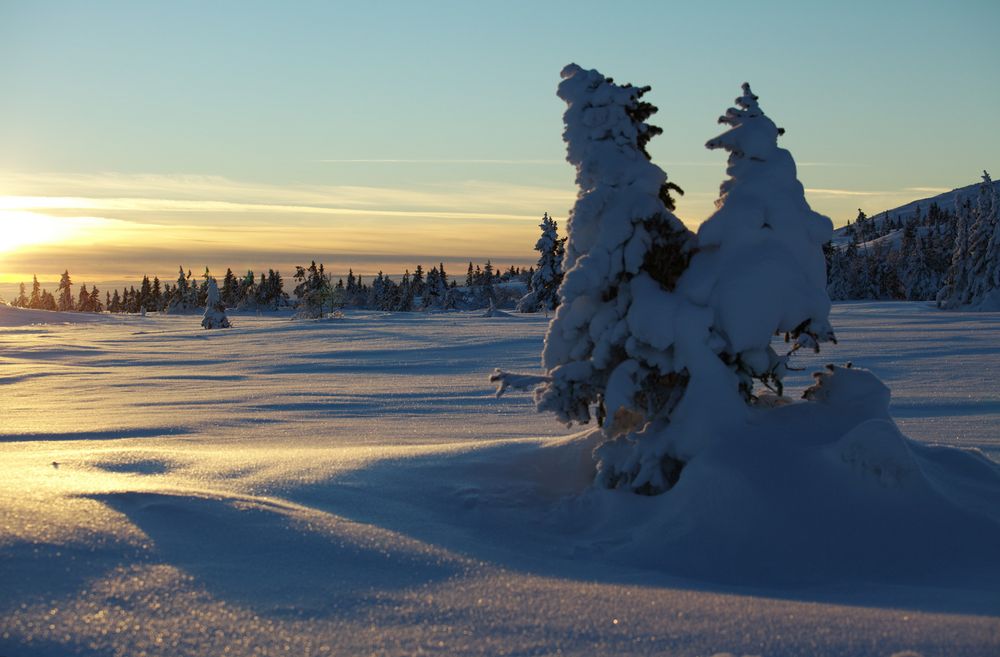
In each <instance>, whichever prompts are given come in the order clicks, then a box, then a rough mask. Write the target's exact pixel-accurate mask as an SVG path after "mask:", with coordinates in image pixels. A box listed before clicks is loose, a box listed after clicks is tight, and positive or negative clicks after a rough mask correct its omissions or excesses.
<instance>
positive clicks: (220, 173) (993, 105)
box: [0, 0, 1000, 277]
mask: <svg viewBox="0 0 1000 657" xmlns="http://www.w3.org/2000/svg"><path fill="white" fill-rule="evenodd" d="M998 26H1000V2H997V1H996V0H989V1H972V0H969V1H965V2H950V3H945V2H920V1H912V2H886V1H884V2H877V3H874V2H834V3H831V2H822V3H820V2H753V3H751V2H732V3H730V2H721V1H719V2H711V3H700V2H699V3H674V2H634V3H627V2H619V3H615V6H611V3H607V2H582V1H580V2H535V3H531V2H503V3H493V4H489V5H487V4H484V3H478V2H469V1H466V2H366V3H346V2H246V1H240V2H169V3H167V2H163V3H154V2H65V3H64V2H2V3H0V90H2V92H3V101H2V103H0V195H20V196H53V197H67V196H72V197H74V198H89V199H93V198H98V199H100V198H106V197H129V198H142V199H150V198H153V199H160V200H186V201H189V202H191V206H190V207H188V208H187V209H185V210H183V211H181V210H178V209H177V208H176V207H173V206H171V207H170V208H169V209H164V208H163V207H160V206H157V207H153V208H149V207H145V206H144V207H143V209H141V210H135V208H134V207H131V206H129V207H125V208H122V207H118V208H111V209H109V208H107V207H104V206H105V205H106V204H101V203H98V204H96V205H97V206H98V207H96V208H94V207H93V204H90V205H88V204H87V203H82V202H81V203H77V204H76V205H84V206H86V208H79V207H77V208H72V207H62V209H60V210H59V211H57V212H54V213H50V214H52V215H53V216H60V217H66V218H69V217H75V216H77V215H80V216H82V215H83V214H86V215H87V216H90V217H94V216H97V217H99V218H102V219H109V220H117V222H116V223H115V226H117V227H119V228H130V229H133V228H134V229H135V230H139V228H137V226H139V227H141V225H142V224H156V225H157V226H160V227H161V228H163V230H162V232H159V233H156V234H155V237H154V238H151V239H147V240H146V241H145V242H143V241H141V240H140V241H139V242H137V244H141V245H143V246H142V248H143V249H147V250H149V251H150V252H149V253H145V254H144V260H145V261H146V262H157V263H158V262H159V261H160V260H159V258H160V257H161V256H162V258H163V259H165V260H169V261H171V262H172V261H173V259H175V258H177V257H179V256H183V255H184V253H185V248H186V247H185V246H184V245H183V244H182V243H179V242H178V240H181V239H186V238H188V237H189V238H192V239H197V235H196V234H195V233H197V230H195V229H198V228H201V229H204V230H206V231H214V232H215V233H219V232H222V233H225V232H231V234H232V235H233V239H232V240H230V241H229V242H227V241H226V240H221V239H217V238H213V239H212V240H211V243H210V244H208V245H204V247H203V248H202V249H201V250H197V249H196V250H195V251H194V253H195V254H196V255H194V256H192V257H194V258H197V259H199V261H198V262H195V261H192V262H190V263H189V264H190V266H191V267H192V268H200V267H201V266H203V264H211V265H213V266H215V267H218V266H223V267H224V266H226V265H227V264H229V263H232V264H233V265H234V266H257V267H259V266H268V265H269V264H285V263H288V262H292V261H295V260H302V259H304V258H306V257H309V258H311V257H313V256H314V255H315V256H316V257H325V258H326V259H328V260H331V261H334V260H335V261H338V262H340V263H343V264H345V265H350V264H352V262H353V263H355V264H358V265H360V262H361V261H364V262H365V263H367V264H366V265H364V266H361V267H360V268H361V269H366V268H371V267H379V266H381V267H384V268H401V265H399V266H397V265H395V264H393V263H398V262H401V261H406V262H412V264H415V263H416V262H424V263H428V262H430V261H431V260H432V259H438V258H444V259H453V260H456V261H457V260H468V259H469V258H474V259H485V258H486V257H493V258H494V260H501V261H504V262H507V261H513V260H515V259H520V260H521V261H523V262H528V261H530V260H531V258H532V252H531V245H532V243H533V241H534V233H535V230H536V229H535V224H536V223H537V220H536V219H535V217H536V216H539V215H541V213H542V212H544V211H548V212H551V213H553V214H554V215H555V216H556V217H557V218H564V217H565V215H566V212H567V210H568V208H569V207H570V205H571V202H572V196H573V193H574V189H573V185H572V181H573V172H572V170H571V169H570V167H569V165H567V164H566V163H565V162H563V156H564V149H563V144H562V142H561V131H562V124H561V115H562V111H563V105H562V103H561V101H559V100H558V99H557V98H556V96H555V87H556V84H557V83H558V80H559V70H560V69H561V68H562V66H563V65H565V64H566V63H568V62H571V61H572V62H577V63H579V64H581V65H583V66H586V67H593V68H598V69H599V70H601V71H602V72H603V73H605V74H606V75H610V76H612V77H614V78H615V79H616V80H619V81H622V82H625V81H631V82H634V83H637V84H649V85H652V87H653V91H652V92H651V94H650V96H649V98H650V99H651V101H652V102H653V103H655V104H656V105H658V106H659V107H660V112H659V114H657V115H656V117H655V118H654V123H657V124H659V125H661V126H662V127H663V128H664V130H665V133H664V135H663V136H661V137H658V138H657V139H656V140H654V142H653V144H652V146H651V149H650V150H651V152H652V154H653V156H654V160H655V161H656V162H657V163H658V164H660V165H661V166H662V167H663V168H664V169H665V170H666V171H667V173H668V175H669V176H670V178H671V179H672V180H674V181H675V182H677V183H678V184H680V185H681V186H682V187H683V188H684V189H685V190H687V192H688V195H687V196H685V197H684V198H683V199H682V200H681V201H680V204H679V208H678V212H679V214H680V215H681V216H682V218H684V219H685V220H686V221H687V222H688V223H689V224H691V225H694V224H696V223H697V222H699V221H700V220H702V219H704V218H705V216H707V215H708V213H709V212H710V211H711V208H712V201H713V200H714V198H715V195H716V191H717V189H718V184H719V182H721V180H722V179H723V177H724V154H722V153H717V152H716V153H712V152H709V151H706V150H705V149H704V147H703V145H704V142H705V141H706V140H707V139H709V138H710V137H712V136H714V135H715V134H717V132H719V127H718V126H717V125H716V122H715V121H716V118H717V117H718V116H719V115H720V114H721V113H722V112H723V111H724V110H725V109H726V107H728V106H729V105H730V104H731V102H732V99H733V98H734V97H735V96H736V95H737V92H738V91H739V85H740V83H741V82H743V81H744V80H749V81H750V82H751V83H752V85H753V87H754V90H755V92H756V93H757V94H758V95H759V96H760V98H761V104H762V107H763V108H764V109H765V111H767V112H768V114H769V115H770V116H771V117H772V118H773V119H774V120H775V121H776V122H777V123H778V125H781V126H783V127H785V128H786V130H787V134H786V136H785V137H783V138H782V145H783V146H784V147H786V148H788V149H789V150H791V152H792V154H793V155H794V156H795V158H796V160H797V161H798V162H799V163H800V170H799V175H800V179H801V180H802V181H803V183H804V184H805V186H806V187H807V189H809V190H810V192H809V195H808V196H809V200H810V202H811V203H812V204H813V206H814V207H815V208H816V209H818V210H820V211H822V212H826V213H828V214H830V215H831V216H832V218H833V219H834V222H835V223H837V224H840V223H843V222H844V221H845V220H846V219H847V218H849V217H853V214H854V209H855V208H857V207H863V208H865V209H866V210H868V211H872V212H874V211H877V210H879V209H883V208H885V207H888V206H890V205H897V204H899V203H902V202H904V201H907V200H911V199H913V198H919V197H921V196H928V195H930V192H927V191H921V190H917V189H914V188H942V189H946V188H951V187H955V186H960V185H966V184H970V183H972V182H974V181H975V180H977V179H978V174H979V172H980V171H981V170H982V169H983V168H991V169H994V170H996V169H1000V166H998V164H1000V156H998V153H1000V131H997V129H996V127H995V125H993V122H992V121H993V120H994V117H995V116H996V113H997V108H998V107H1000V85H998V84H997V79H998V78H997V75H996V73H995V66H996V64H997V60H998V55H1000V45H998V42H1000V39H998V38H997V28H998ZM358 160H394V161H392V162H385V161H379V162H359V161H358ZM400 160H402V161H400ZM488 160H500V161H502V162H489V161H488ZM192 181H195V182H194V184H193V183H192ZM345 190H352V193H353V194H355V196H352V197H351V199H350V202H349V203H346V204H344V203H343V201H344V193H345ZM300 199H301V200H300ZM409 199H412V200H409ZM196 202H205V203H209V202H230V203H242V204H257V205H256V206H255V207H254V209H253V211H252V215H248V214H247V213H246V212H244V211H242V210H240V211H233V212H220V211H218V208H216V209H215V210H213V211H205V210H204V209H203V208H200V207H199V206H198V205H197V203H196ZM264 203H267V204H271V205H275V206H281V207H278V208H277V209H275V208H273V207H272V208H271V209H270V210H268V209H267V208H263V207H259V206H260V205H261V204H264ZM14 205H15V206H16V204H14ZM63 205H66V204H63ZM69 205H73V204H72V203H71V204H69ZM291 205H296V206H300V205H301V206H309V207H319V208H338V211H337V212H338V213H337V214H336V216H335V217H334V218H330V217H328V216H327V215H326V214H323V213H315V212H311V211H310V212H309V213H306V214H303V213H301V212H296V211H292V210H283V209H281V208H282V207H284V206H291ZM268 207H270V205H269V206H268ZM352 208H353V209H366V210H367V211H368V214H364V215H363V216H362V215H359V216H358V218H357V221H354V220H353V219H352V215H350V213H344V212H341V210H345V209H346V210H350V209H352ZM21 209H27V210H32V211H33V209H32V208H31V207H27V208H21ZM84 209H86V210H87V212H86V213H84V212H83V210H84ZM383 210H384V211H386V212H388V213H398V214H396V215H390V216H391V217H394V218H390V219H387V220H383V219H381V218H380V215H379V214H378V213H379V212H380V211H383ZM409 211H414V212H416V214H414V215H412V216H411V215H407V214H406V213H407V212H409ZM435 212H442V213H446V212H453V213H463V212H464V213H469V214H470V215H475V216H476V217H478V218H477V219H470V220H469V221H460V222H459V223H457V224H456V229H461V230H464V231H471V232H472V233H473V234H472V235H467V236H466V239H464V240H461V241H459V242H458V243H457V244H455V245H450V246H449V245H448V244H446V243H445V242H446V238H447V233H448V228H447V227H448V225H449V224H448V222H449V221H459V220H458V219H456V218H454V217H453V218H451V219H449V218H447V217H445V218H444V219H438V218H436V217H435V216H434V213H435ZM7 216H8V218H7V219H4V220H2V221H4V222H6V223H7V224H8V226H7V227H9V226H10V225H11V222H13V221H17V219H15V218H11V217H17V216H19V215H7ZM442 222H443V223H442ZM477 222H478V223H477ZM126 224H135V226H128V225H126ZM304 224H308V225H309V226H311V227H312V228H314V229H316V232H315V233H313V234H311V237H310V239H309V240H308V241H307V243H301V244H300V243H291V242H294V240H291V241H290V242H289V243H288V244H285V243H284V242H282V240H281V239H277V240H275V239H271V238H270V237H268V235H267V229H268V227H271V228H272V229H273V230H276V231H278V232H279V233H281V232H282V231H284V232H286V233H287V232H289V231H294V230H296V229H297V227H299V226H302V225H304ZM431 224H433V225H434V226H436V228H435V229H434V230H431V231H430V232H429V235H430V236H429V237H428V238H427V239H426V240H421V239H420V229H421V227H422V226H428V225H431ZM109 225H110V224H109ZM356 225H363V226H364V227H365V230H371V231H373V234H380V235H383V239H381V240H378V239H372V240H369V241H368V242H366V243H364V244H354V245H353V246H350V247H349V248H348V247H344V248H339V247H338V239H337V236H338V235H345V234H346V233H348V232H351V231H353V230H354V227H355V226H356ZM169 226H174V228H172V229H169V228H166V227H169ZM177 226H181V228H177ZM248 227H252V228H253V231H251V232H252V235H251V234H250V233H247V232H246V230H245V229H247V228H248ZM3 228H4V227H0V231H2V229H3ZM324 228H327V229H328V232H329V235H330V238H329V240H327V241H325V242H324V241H323V240H322V239H321V235H322V231H323V230H324ZM404 228H409V229H412V231H411V232H410V233H407V234H408V235H409V237H408V238H407V242H406V243H404V244H397V245H394V246H393V247H392V248H383V244H384V242H385V240H392V238H393V236H394V235H398V234H399V231H400V230H403V229H404ZM143 230H145V229H143ZM150 230H152V229H150ZM379 230H381V231H382V233H378V231H379ZM241 231H242V232H241ZM480 231H481V232H482V238H481V239H478V240H477V238H476V233H477V232H480ZM140 232H141V231H140ZM126 233H127V234H130V235H134V234H136V233H135V231H133V232H131V233H128V231H125V233H123V232H121V231H119V233H116V235H117V237H116V238H114V239H111V238H109V239H108V240H103V241H102V240H101V239H97V238H96V237H94V236H93V235H91V236H90V238H89V240H84V241H83V242H82V243H85V244H86V246H85V248H78V249H76V252H75V253H73V262H74V263H75V265H76V266H77V267H78V268H81V269H83V270H84V271H86V269H87V266H88V265H87V264H86V263H87V262H88V261H87V251H88V249H91V252H92V253H93V254H94V258H96V259H100V260H103V261H107V260H109V259H111V260H115V259H116V256H115V254H119V256H122V254H124V253H125V252H126V251H127V249H126V248H125V246H126V245H125V244H124V243H123V242H122V240H123V239H125V238H124V237H122V235H124V234H126ZM108 234H109V235H111V234H112V233H110V232H109V233H108ZM144 234H148V235H152V234H153V233H151V232H149V231H147V232H146V233H144ZM285 237H287V235H286V236H284V237H283V238H285ZM115 239H117V240H118V241H115ZM249 239H260V241H261V243H260V244H258V245H257V246H256V247H255V248H254V249H248V248H247V246H246V241H247V240H249ZM286 241H287V240H286ZM277 242H281V246H280V249H278V247H276V249H278V251H279V252H277V253H276V254H275V256H274V258H273V263H272V262H266V261H265V262H258V260H259V259H261V258H264V257H266V255H267V254H266V249H263V248H261V247H266V245H267V244H268V243H277ZM362 242H364V240H362ZM380 242H381V243H380ZM154 243H155V244H156V245H158V247H163V248H162V249H160V248H157V249H152V246H151V245H152V244H154ZM43 246H45V245H37V246H36V247H32V248H29V247H24V248H22V249H20V250H18V251H17V252H15V254H11V253H7V254H3V253H0V274H3V273H4V271H2V270H6V271H7V272H13V273H18V274H20V273H22V272H24V271H31V270H35V269H39V270H41V269H44V268H45V267H52V266H54V267H56V268H57V269H61V268H62V267H61V266H57V265H56V263H55V261H54V258H57V256H58V257H63V258H64V259H65V258H67V257H68V254H67V253H64V252H57V251H58V250H55V249H54V248H53V247H52V246H51V245H48V246H46V248H43ZM167 247H169V248H167ZM311 247H312V251H319V252H318V253H311V252H310V248H311ZM241 249H242V251H241ZM411 255H412V257H408V256H411ZM122 257H123V256H122ZM117 259H118V260H121V257H117ZM4 260H6V261H7V265H4ZM200 260H210V261H211V262H207V263H201V262H200ZM130 266H133V268H134V267H135V265H130ZM91 269H92V271H93V276H97V277H99V276H100V273H99V267H98V263H96V262H95V264H94V266H93V267H92V268H91ZM171 269H172V268H168V269H167V270H166V271H164V272H163V273H166V274H169V273H170V271H171ZM39 273H42V272H41V271H39ZM53 273H54V272H53ZM90 273H91V272H87V274H88V275H89V274H90ZM118 273H121V274H124V273H125V270H124V268H123V269H122V271H121V272H118ZM136 273H138V272H136ZM150 273H159V272H150ZM45 274H46V275H48V274H49V272H47V271H46V272H45ZM9 275H12V274H9Z"/></svg>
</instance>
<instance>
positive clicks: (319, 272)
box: [292, 260, 331, 319]
mask: <svg viewBox="0 0 1000 657" xmlns="http://www.w3.org/2000/svg"><path fill="white" fill-rule="evenodd" d="M292 278H293V279H294V280H295V281H297V282H298V285H296V286H295V290H294V293H295V297H296V298H297V299H298V304H297V306H296V307H297V309H298V310H297V312H296V317H298V318H301V319H318V318H322V317H323V313H324V312H325V308H326V304H327V301H328V296H329V292H330V289H331V285H330V279H329V277H328V276H327V275H326V272H325V271H324V269H323V265H322V264H320V265H319V266H317V265H316V261H315V260H313V261H312V264H310V265H309V267H296V268H295V275H294V276H293V277H292Z"/></svg>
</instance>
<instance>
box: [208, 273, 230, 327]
mask: <svg viewBox="0 0 1000 657" xmlns="http://www.w3.org/2000/svg"><path fill="white" fill-rule="evenodd" d="M205 284H206V293H207V297H206V303H205V316H204V317H202V318H201V326H202V328H207V329H224V328H230V327H231V326H232V325H231V324H230V323H229V318H228V317H226V304H225V303H223V301H222V295H220V294H219V284H218V283H217V282H216V280H215V277H214V276H208V275H206V277H205Z"/></svg>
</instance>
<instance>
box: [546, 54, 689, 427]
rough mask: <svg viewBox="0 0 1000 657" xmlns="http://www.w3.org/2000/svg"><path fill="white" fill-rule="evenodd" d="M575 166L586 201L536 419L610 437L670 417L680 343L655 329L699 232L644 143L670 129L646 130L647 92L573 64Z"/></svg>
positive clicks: (578, 210) (570, 117)
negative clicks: (593, 424)
mask: <svg viewBox="0 0 1000 657" xmlns="http://www.w3.org/2000/svg"><path fill="white" fill-rule="evenodd" d="M562 77H563V81H562V83H561V84H560V85H559V92H558V93H559V97H560V98H562V99H563V100H564V101H565V102H566V104H567V106H568V107H567V109H566V113H565V115H564V121H565V124H566V128H565V131H564V133H563V138H564V140H565V141H566V147H567V159H568V160H569V162H570V163H571V164H573V165H574V166H575V167H576V171H577V175H576V180H577V185H578V186H579V189H580V191H579V194H578V196H577V200H576V204H575V205H574V207H573V209H572V211H571V213H570V216H569V219H568V221H567V227H568V231H569V238H568V242H567V244H566V259H565V270H566V274H565V278H564V280H563V284H562V287H561V288H560V295H561V297H562V298H561V304H560V305H559V308H558V309H557V311H556V315H555V317H554V318H553V320H552V322H551V324H550V325H549V330H548V333H547V334H546V337H545V347H544V350H543V352H542V364H543V366H544V368H545V369H546V371H547V372H548V380H547V381H545V382H544V384H543V385H542V386H541V387H540V388H539V389H538V390H536V393H535V399H536V402H537V406H538V409H539V410H547V411H552V412H554V413H555V414H556V415H557V417H559V419H561V420H562V421H564V422H581V423H583V422H588V421H590V419H591V418H592V417H593V415H594V414H595V413H596V416H597V418H598V421H599V422H600V423H601V424H602V425H604V426H605V430H606V432H607V434H608V435H609V436H611V435H616V434H618V433H621V432H624V431H627V430H629V429H631V428H633V427H635V426H636V425H637V424H641V423H642V421H643V420H644V419H650V418H652V417H655V416H658V415H660V414H663V413H668V412H669V410H670V408H671V407H672V406H673V405H674V404H675V403H676V401H677V399H678V398H679V396H680V395H681V394H683V390H684V386H685V382H686V375H685V374H684V372H683V368H679V367H677V366H676V363H674V361H673V359H672V355H671V350H672V348H673V340H672V339H671V338H670V336H668V335H664V334H662V333H660V332H658V331H649V330H647V329H649V328H650V324H651V320H652V322H655V321H656V320H655V319H652V318H655V317H656V316H658V315H660V314H661V313H663V312H664V311H666V312H669V309H670V306H671V304H673V303H674V297H675V295H674V293H673V289H674V287H675V286H676V284H677V280H678V278H679V277H680V275H681V274H682V273H683V271H684V269H685V267H686V265H687V261H688V258H689V249H690V245H691V237H692V236H691V234H690V232H689V231H688V230H687V229H686V228H685V227H684V225H683V224H682V223H681V222H680V220H679V219H677V217H675V216H674V215H673V213H672V212H671V211H670V209H669V206H670V205H672V200H670V201H669V202H668V199H671V197H670V189H671V187H670V186H669V184H668V183H667V176H666V174H665V173H664V172H663V170H662V169H660V168H659V167H657V166H656V165H655V164H653V163H652V162H650V159H649V155H648V153H647V152H646V149H645V146H646V143H647V142H648V141H649V139H650V138H651V137H653V136H655V135H656V134H659V133H660V132H661V130H660V129H659V128H657V127H655V126H652V125H649V124H647V123H646V122H645V121H646V119H647V118H649V117H650V116H651V115H652V114H653V113H654V112H655V111H656V108H655V107H653V106H652V105H651V104H649V103H648V102H645V101H643V100H642V97H643V95H644V94H645V93H646V92H648V91H649V87H633V86H631V85H617V84H615V83H614V81H613V80H611V79H610V78H606V77H604V76H603V75H601V74H600V73H599V72H597V71H594V70H585V69H583V68H581V67H579V66H577V65H575V64H571V65H569V66H567V67H566V68H565V69H563V72H562Z"/></svg>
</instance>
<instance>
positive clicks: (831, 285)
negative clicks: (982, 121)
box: [826, 172, 1000, 308]
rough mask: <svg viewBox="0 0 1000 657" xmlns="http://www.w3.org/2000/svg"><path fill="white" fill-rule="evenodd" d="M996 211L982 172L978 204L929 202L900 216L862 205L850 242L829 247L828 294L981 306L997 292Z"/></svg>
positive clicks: (999, 239)
mask: <svg viewBox="0 0 1000 657" xmlns="http://www.w3.org/2000/svg"><path fill="white" fill-rule="evenodd" d="M998 213H1000V202H998V200H997V194H996V188H995V187H994V185H993V181H992V180H991V179H990V176H989V174H988V173H986V172H983V182H982V184H981V185H980V186H979V194H978V198H977V199H976V202H975V203H973V200H972V199H971V198H964V199H960V200H959V202H958V203H957V204H956V207H955V208H953V209H947V208H942V207H940V206H938V205H937V204H936V203H931V204H930V205H929V206H928V207H927V208H926V210H924V209H923V208H921V207H920V206H917V209H916V211H915V212H914V213H913V215H912V216H907V217H905V218H904V217H898V216H897V217H893V216H890V215H889V213H888V212H886V213H885V214H883V215H881V216H880V217H875V218H869V217H867V216H866V215H865V213H864V212H862V211H860V210H859V211H858V217H857V219H856V220H855V221H854V223H853V224H849V225H848V226H847V228H846V231H845V232H846V233H847V235H848V237H849V240H848V242H847V243H846V244H844V245H838V246H834V245H828V246H827V248H826V258H827V282H828V287H827V291H828V292H829V295H830V298H831V299H834V300H844V299H887V300H910V301H937V302H938V305H939V306H941V307H944V308H958V307H963V306H975V305H978V304H981V303H983V302H984V300H986V299H987V298H988V297H989V296H990V295H992V294H995V292H994V291H996V290H1000V224H998Z"/></svg>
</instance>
